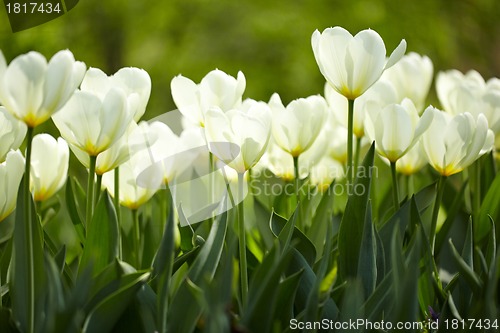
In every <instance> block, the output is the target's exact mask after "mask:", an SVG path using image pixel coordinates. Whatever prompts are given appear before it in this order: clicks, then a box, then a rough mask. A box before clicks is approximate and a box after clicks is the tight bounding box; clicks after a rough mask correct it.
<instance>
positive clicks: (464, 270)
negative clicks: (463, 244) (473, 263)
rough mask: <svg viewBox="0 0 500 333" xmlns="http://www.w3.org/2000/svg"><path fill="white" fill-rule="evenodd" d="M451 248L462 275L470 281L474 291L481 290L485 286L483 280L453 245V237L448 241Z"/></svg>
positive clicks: (469, 283)
mask: <svg viewBox="0 0 500 333" xmlns="http://www.w3.org/2000/svg"><path fill="white" fill-rule="evenodd" d="M448 242H449V244H450V248H451V253H452V257H453V259H454V260H455V262H456V264H457V266H458V271H459V272H460V275H461V276H462V277H463V278H464V279H465V281H466V282H467V283H468V285H469V287H470V288H471V289H472V290H473V291H474V293H477V292H480V291H481V290H482V288H483V282H482V281H481V279H480V277H479V276H478V275H477V274H476V272H474V270H473V269H472V268H471V267H470V266H469V265H468V264H467V262H466V261H465V260H464V259H463V258H462V257H461V256H460V254H459V253H458V251H457V249H456V248H455V246H454V245H453V242H452V241H451V239H450V240H449V241H448Z"/></svg>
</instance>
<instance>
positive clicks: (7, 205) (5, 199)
mask: <svg viewBox="0 0 500 333" xmlns="http://www.w3.org/2000/svg"><path fill="white" fill-rule="evenodd" d="M23 174H24V157H23V155H22V154H21V152H20V151H19V150H16V151H14V150H11V151H10V152H9V153H7V158H6V159H5V161H4V162H2V163H0V187H1V190H0V221H2V220H4V219H5V218H6V217H7V216H9V214H10V213H12V211H13V210H14V208H15V207H16V201H17V191H18V189H19V185H20V183H21V179H22V178H23Z"/></svg>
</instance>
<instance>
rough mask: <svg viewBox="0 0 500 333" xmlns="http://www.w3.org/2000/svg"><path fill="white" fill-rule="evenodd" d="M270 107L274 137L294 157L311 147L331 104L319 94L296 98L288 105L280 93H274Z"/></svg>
mask: <svg viewBox="0 0 500 333" xmlns="http://www.w3.org/2000/svg"><path fill="white" fill-rule="evenodd" d="M269 106H270V107H271V111H272V116H273V126H272V134H273V138H274V140H275V142H276V144H277V145H278V146H280V147H281V148H282V149H283V150H284V151H286V152H288V153H290V154H291V155H292V156H293V157H298V156H299V155H300V154H302V153H303V152H305V151H306V150H307V149H309V147H311V145H312V144H313V142H314V140H316V138H317V136H318V134H319V132H320V130H321V128H322V126H323V123H324V121H325V119H326V117H327V108H328V106H327V104H326V101H325V99H324V98H323V97H321V96H319V95H318V96H309V97H307V98H299V99H296V100H294V101H292V102H290V103H289V104H288V105H287V106H286V108H285V106H284V105H283V103H282V102H281V99H280V97H279V95H278V94H273V96H271V100H270V101H269Z"/></svg>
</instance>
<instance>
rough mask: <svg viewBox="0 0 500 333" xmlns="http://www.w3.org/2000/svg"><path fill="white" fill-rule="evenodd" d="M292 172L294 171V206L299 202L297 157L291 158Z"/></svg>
mask: <svg viewBox="0 0 500 333" xmlns="http://www.w3.org/2000/svg"><path fill="white" fill-rule="evenodd" d="M293 171H294V182H295V186H294V189H295V201H296V204H297V205H298V204H299V200H300V196H299V195H300V193H299V192H300V183H299V157H298V156H294V157H293Z"/></svg>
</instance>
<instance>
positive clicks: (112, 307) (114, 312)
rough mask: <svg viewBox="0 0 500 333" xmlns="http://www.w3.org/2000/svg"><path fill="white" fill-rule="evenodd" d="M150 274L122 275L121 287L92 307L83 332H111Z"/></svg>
mask: <svg viewBox="0 0 500 333" xmlns="http://www.w3.org/2000/svg"><path fill="white" fill-rule="evenodd" d="M149 276H150V273H147V272H146V273H144V272H138V273H133V274H130V275H127V276H124V277H122V279H120V288H119V289H118V290H117V291H116V292H114V293H112V294H111V295H109V296H108V297H106V298H105V299H104V300H103V301H102V302H100V303H99V304H98V305H97V306H96V307H95V308H94V309H92V311H91V312H90V314H89V316H88V317H87V319H86V320H85V324H84V326H83V332H85V333H92V332H96V333H99V332H109V331H110V330H111V329H112V328H113V326H114V325H115V323H116V321H117V320H118V319H119V318H120V316H121V314H122V313H123V311H124V310H125V309H126V308H127V306H128V305H129V304H130V302H131V301H132V299H133V297H134V296H135V295H136V294H137V292H138V291H139V289H140V288H141V287H142V286H143V285H144V284H145V283H146V281H147V280H148V278H149Z"/></svg>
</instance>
